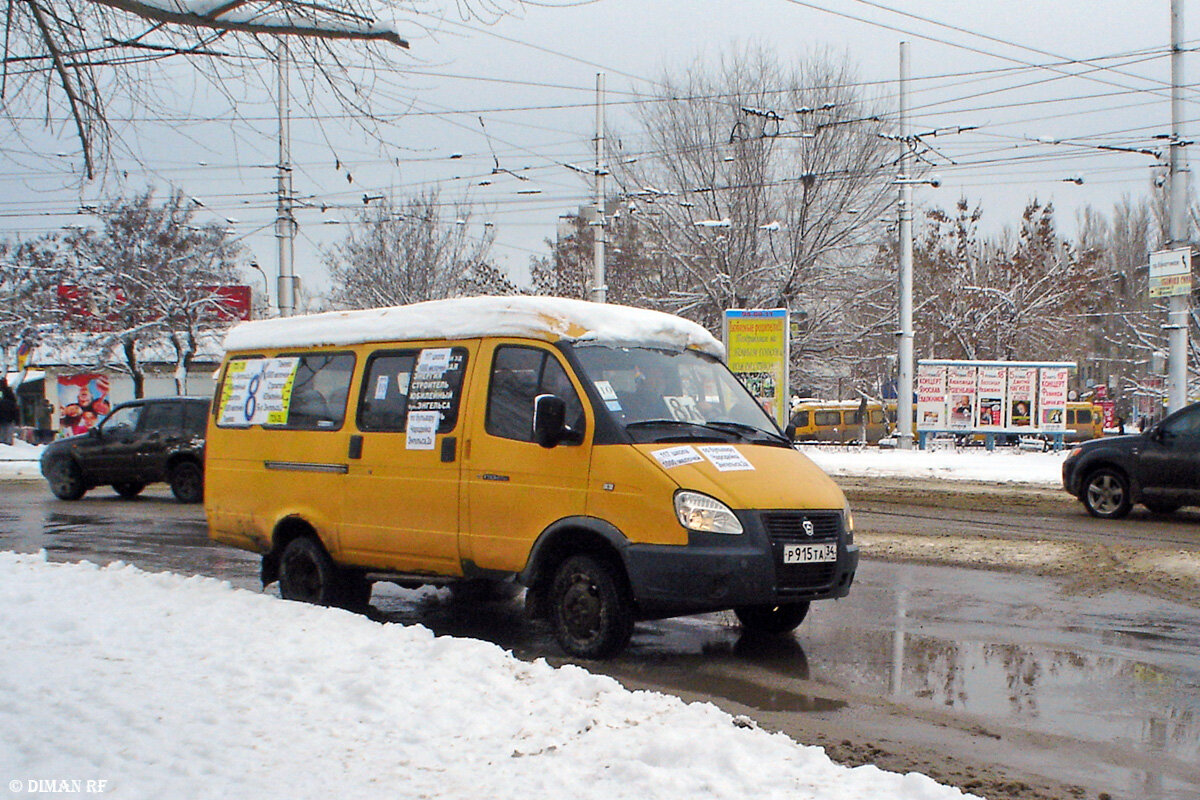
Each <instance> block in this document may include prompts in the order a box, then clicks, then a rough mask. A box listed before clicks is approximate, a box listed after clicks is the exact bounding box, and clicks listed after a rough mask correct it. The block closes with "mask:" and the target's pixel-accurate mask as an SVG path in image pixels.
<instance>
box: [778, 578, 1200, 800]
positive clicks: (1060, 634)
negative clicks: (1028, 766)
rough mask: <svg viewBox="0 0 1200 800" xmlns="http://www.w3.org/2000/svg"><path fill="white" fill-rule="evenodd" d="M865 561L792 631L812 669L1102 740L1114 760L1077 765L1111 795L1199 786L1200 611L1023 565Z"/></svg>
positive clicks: (904, 697)
mask: <svg viewBox="0 0 1200 800" xmlns="http://www.w3.org/2000/svg"><path fill="white" fill-rule="evenodd" d="M864 567H865V568H864V569H863V570H861V571H860V573H859V578H860V580H859V583H857V584H856V586H855V587H854V591H852V592H851V595H850V597H848V598H846V599H844V600H841V601H839V602H837V603H835V604H827V605H825V606H824V607H822V606H821V604H815V605H814V610H813V613H812V614H811V615H810V619H809V620H807V621H806V622H805V623H804V626H802V628H801V629H800V632H799V636H800V639H801V641H802V642H803V643H804V646H805V649H806V651H807V652H808V653H809V656H810V662H811V664H812V667H811V670H812V673H813V677H814V678H816V679H820V680H829V681H833V682H835V683H839V684H842V685H846V686H853V687H855V688H857V689H859V690H861V691H864V692H869V693H871V694H875V695H878V696H881V697H887V698H889V699H891V700H893V701H895V702H899V703H902V704H905V705H910V706H914V707H917V706H922V705H924V706H926V707H929V708H936V709H939V710H942V711H948V712H951V713H960V714H963V715H970V716H971V717H972V718H975V719H979V720H980V721H981V722H982V724H984V725H985V726H986V725H988V724H989V723H993V724H998V725H1010V726H1014V727H1017V728H1020V729H1022V730H1027V731H1033V732H1039V733H1045V734H1049V735H1058V736H1067V737H1070V738H1071V739H1075V740H1077V741H1080V742H1085V743H1090V744H1093V745H1096V746H1104V747H1110V746H1111V747H1113V748H1114V750H1115V751H1116V754H1115V755H1114V758H1113V762H1114V763H1095V764H1080V765H1077V766H1076V767H1075V768H1076V769H1077V770H1081V771H1085V773H1084V774H1086V773H1091V774H1093V775H1095V774H1097V771H1103V772H1106V773H1107V774H1108V775H1109V780H1111V781H1113V784H1112V785H1113V788H1114V789H1116V790H1117V791H1116V793H1117V795H1118V796H1126V792H1128V796H1130V797H1139V798H1143V800H1150V799H1151V798H1172V799H1173V798H1194V797H1198V796H1200V766H1197V765H1200V656H1198V653H1200V611H1198V610H1196V609H1191V608H1187V607H1184V606H1179V605H1175V604H1170V603H1165V602H1161V601H1157V600H1152V599H1149V598H1145V597H1141V596H1138V595H1132V594H1125V593H1106V594H1103V595H1100V596H1095V597H1083V596H1077V595H1064V594H1062V593H1060V592H1059V591H1058V589H1057V585H1056V584H1055V583H1054V582H1052V581H1049V580H1044V579H1039V578H1030V577H1027V576H1015V575H1006V574H1002V573H992V572H980V571H976V570H962V569H947V568H932V567H920V566H915V565H901V564H886V563H882V562H869V563H866V564H865V565H864ZM1118 761H1119V762H1120V763H1115V762H1118ZM1131 764H1142V765H1146V766H1147V767H1149V768H1142V767H1131V766H1130V765H1131ZM1118 787H1119V788H1118Z"/></svg>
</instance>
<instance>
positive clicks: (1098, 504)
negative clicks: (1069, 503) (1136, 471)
mask: <svg viewBox="0 0 1200 800" xmlns="http://www.w3.org/2000/svg"><path fill="white" fill-rule="evenodd" d="M1081 499H1082V500H1083V507H1084V508H1086V509H1087V511H1088V513H1089V514H1091V515H1092V516H1093V517H1099V518H1100V519H1120V518H1121V517H1124V516H1125V515H1126V514H1128V513H1129V509H1130V508H1132V507H1133V502H1132V500H1131V499H1130V497H1129V479H1128V478H1126V477H1125V475H1124V473H1122V472H1118V471H1117V470H1115V469H1109V468H1108V467H1105V468H1103V469H1098V470H1096V471H1095V472H1093V473H1092V474H1090V475H1088V477H1087V480H1086V481H1085V482H1084V484H1083V497H1082V498H1081Z"/></svg>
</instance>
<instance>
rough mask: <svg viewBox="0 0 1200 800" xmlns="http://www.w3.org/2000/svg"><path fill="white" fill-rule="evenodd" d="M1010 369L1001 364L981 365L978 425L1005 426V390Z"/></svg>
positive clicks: (998, 427) (999, 427)
mask: <svg viewBox="0 0 1200 800" xmlns="http://www.w3.org/2000/svg"><path fill="white" fill-rule="evenodd" d="M1007 378H1008V370H1007V369H1006V368H1004V367H999V366H981V367H979V383H978V391H979V406H978V408H979V416H978V427H979V428H982V429H984V430H986V429H988V428H995V429H996V430H999V429H1001V428H1003V427H1004V390H1005V384H1006V383H1007Z"/></svg>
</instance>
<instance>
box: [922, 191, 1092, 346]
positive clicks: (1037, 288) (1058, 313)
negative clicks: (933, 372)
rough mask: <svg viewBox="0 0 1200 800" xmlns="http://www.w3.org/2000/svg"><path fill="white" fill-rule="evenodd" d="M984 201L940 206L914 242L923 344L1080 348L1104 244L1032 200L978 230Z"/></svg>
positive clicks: (927, 219) (927, 220) (963, 201)
mask: <svg viewBox="0 0 1200 800" xmlns="http://www.w3.org/2000/svg"><path fill="white" fill-rule="evenodd" d="M981 217H982V211H981V210H980V209H979V208H978V207H975V208H971V207H970V206H969V204H968V203H967V201H966V200H965V199H963V200H960V201H959V202H958V204H957V206H956V208H955V212H954V214H953V215H950V214H947V213H946V212H945V211H942V210H941V209H933V210H931V211H930V212H928V213H927V215H926V224H925V226H924V229H923V230H922V232H921V235H920V238H919V239H918V241H917V242H916V244H915V246H914V285H915V286H916V287H917V289H916V310H915V314H914V317H915V319H916V323H917V331H916V333H917V348H916V349H917V351H918V352H919V353H923V354H925V355H926V356H928V357H936V358H967V359H999V360H1013V359H1017V360H1053V359H1065V358H1074V357H1075V356H1076V355H1077V354H1078V352H1079V348H1080V345H1081V343H1082V341H1083V340H1084V338H1085V335H1086V334H1085V330H1086V326H1085V324H1084V323H1083V322H1082V319H1081V318H1082V317H1083V314H1084V313H1085V312H1086V310H1087V309H1088V308H1089V303H1090V302H1091V297H1092V295H1093V293H1094V292H1095V290H1096V271H1095V269H1094V266H1095V261H1096V259H1097V257H1098V256H1097V254H1096V253H1095V252H1094V251H1090V250H1089V251H1083V252H1080V251H1078V250H1077V249H1076V248H1074V247H1072V246H1071V245H1070V244H1069V243H1068V242H1067V241H1066V240H1065V239H1063V238H1062V237H1061V236H1059V235H1058V233H1057V230H1056V228H1055V224H1054V209H1053V206H1051V205H1049V204H1046V205H1043V204H1041V203H1039V202H1038V201H1037V200H1031V201H1030V202H1029V203H1028V204H1027V205H1026V207H1025V210H1024V212H1023V213H1022V215H1021V219H1020V222H1019V225H1018V226H1017V228H1016V230H1015V231H1009V232H1007V233H1006V234H1003V235H1002V236H1001V237H1000V238H999V239H996V240H992V241H987V240H984V239H982V238H981V237H980V235H979V231H978V223H979V220H980V218H981Z"/></svg>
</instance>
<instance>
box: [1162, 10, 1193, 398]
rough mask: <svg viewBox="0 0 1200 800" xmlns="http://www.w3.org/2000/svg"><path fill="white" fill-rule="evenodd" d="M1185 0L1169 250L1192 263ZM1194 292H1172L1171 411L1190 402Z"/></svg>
mask: <svg viewBox="0 0 1200 800" xmlns="http://www.w3.org/2000/svg"><path fill="white" fill-rule="evenodd" d="M1183 114H1184V110H1183V0H1171V140H1170V141H1171V144H1170V148H1171V150H1170V159H1171V160H1170V189H1171V196H1170V200H1171V226H1170V229H1169V231H1168V235H1169V236H1170V237H1171V241H1170V243H1169V244H1168V249H1174V248H1188V250H1189V256H1188V259H1187V260H1188V264H1189V269H1190V265H1191V256H1190V250H1191V236H1190V233H1189V231H1188V172H1189V169H1188V163H1187V152H1186V151H1185V150H1184V148H1185V147H1186V146H1187V140H1186V139H1185V138H1184V134H1183ZM1190 305H1191V296H1190V295H1172V296H1171V300H1170V307H1169V308H1170V311H1169V313H1168V316H1167V325H1166V328H1167V342H1168V356H1167V360H1168V364H1167V411H1168V412H1174V411H1178V410H1179V409H1181V408H1183V407H1184V405H1186V404H1187V374H1188V368H1187V354H1188V318H1189V311H1190V309H1189V306H1190Z"/></svg>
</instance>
